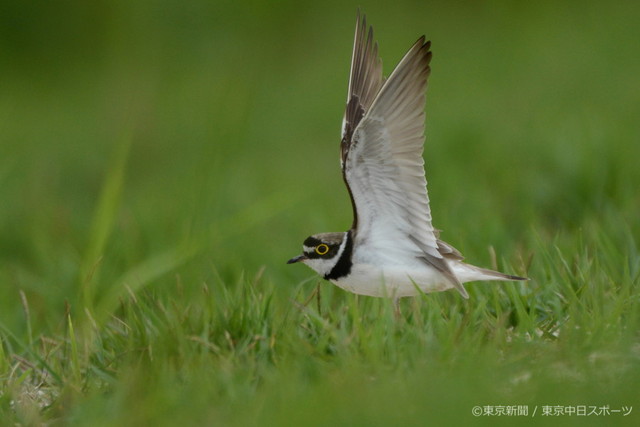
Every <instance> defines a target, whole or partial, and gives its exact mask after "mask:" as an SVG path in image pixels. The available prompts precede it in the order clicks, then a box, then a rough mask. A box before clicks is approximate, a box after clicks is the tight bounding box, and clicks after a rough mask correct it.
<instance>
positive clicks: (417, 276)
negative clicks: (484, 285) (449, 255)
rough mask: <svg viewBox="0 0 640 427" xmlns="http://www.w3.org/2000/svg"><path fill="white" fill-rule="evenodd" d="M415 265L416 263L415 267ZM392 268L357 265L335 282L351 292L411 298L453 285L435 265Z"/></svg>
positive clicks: (449, 287)
mask: <svg viewBox="0 0 640 427" xmlns="http://www.w3.org/2000/svg"><path fill="white" fill-rule="evenodd" d="M412 267H413V266H412ZM421 267H422V268H418V269H416V268H411V267H408V266H407V267H404V268H403V267H391V268H384V269H382V268H380V267H378V266H376V265H371V264H354V265H353V266H352V268H351V273H350V274H349V275H348V276H346V277H342V278H340V279H338V280H335V281H334V280H332V282H333V283H334V284H335V285H336V286H338V287H340V288H342V289H344V290H347V291H349V292H353V293H354V294H360V295H368V296H373V297H390V298H398V297H408V296H415V295H420V293H421V292H423V293H429V292H438V291H444V290H447V289H451V288H453V285H452V284H451V282H450V281H449V280H447V279H446V278H445V277H444V276H443V275H442V274H440V273H439V272H438V271H437V270H436V269H435V268H428V267H426V266H421Z"/></svg>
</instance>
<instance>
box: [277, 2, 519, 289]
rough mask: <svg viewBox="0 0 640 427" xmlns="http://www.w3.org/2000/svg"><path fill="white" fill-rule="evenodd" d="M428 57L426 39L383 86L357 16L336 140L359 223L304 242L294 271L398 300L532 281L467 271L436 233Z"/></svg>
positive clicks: (369, 34) (369, 38) (373, 47)
mask: <svg viewBox="0 0 640 427" xmlns="http://www.w3.org/2000/svg"><path fill="white" fill-rule="evenodd" d="M361 16H362V17H361ZM431 57H432V52H431V42H430V41H426V38H425V36H424V35H423V36H421V37H420V38H419V39H418V40H417V41H416V42H415V43H414V44H413V46H412V47H411V48H410V49H409V50H408V52H407V53H406V54H405V55H404V57H403V58H402V59H401V60H400V62H399V63H398V65H397V66H396V67H395V69H394V70H393V71H392V72H391V74H390V75H389V77H388V78H386V79H385V78H384V77H383V75H382V61H381V59H380V58H379V56H378V44H377V42H376V41H374V35H373V27H369V28H368V31H367V22H366V16H365V15H364V14H363V15H361V14H360V11H358V13H357V17H356V30H355V36H354V43H353V51H352V56H351V68H350V73H349V86H348V94H347V102H346V108H345V113H344V116H343V120H342V139H341V142H340V165H341V169H342V178H343V180H344V182H345V184H346V187H347V190H348V194H349V198H350V200H351V205H352V208H353V223H352V225H351V228H350V229H349V230H347V231H345V232H332V233H320V234H315V235H312V236H310V237H308V238H307V239H305V240H304V242H303V253H302V254H301V255H298V256H296V257H294V258H291V259H290V260H288V261H287V263H288V264H294V263H298V262H301V263H303V264H306V265H307V266H308V267H310V268H311V269H313V270H314V271H315V272H317V273H318V274H319V275H321V276H322V277H323V278H324V279H326V280H328V281H330V282H332V283H333V284H335V285H337V286H338V287H340V288H342V289H344V290H346V291H349V292H352V293H355V294H359V295H367V296H372V297H391V298H394V299H396V301H397V299H398V298H401V297H409V296H416V295H420V294H423V293H424V294H426V293H430V292H438V291H446V290H449V289H457V290H458V292H459V293H460V295H462V297H464V298H469V295H468V293H467V291H466V289H465V287H464V286H463V284H464V283H466V282H472V281H487V280H500V281H505V280H506V281H519V280H528V279H527V278H524V277H519V276H513V275H509V274H504V273H501V272H498V271H493V270H489V269H485V268H481V267H477V266H474V265H471V264H467V263H465V262H464V261H463V260H464V257H463V256H462V254H461V253H460V252H459V251H458V250H457V249H455V248H454V247H453V246H451V245H450V244H448V243H446V242H444V241H442V240H440V238H439V235H440V231H439V230H437V229H436V228H434V227H433V225H432V217H431V209H430V205H429V196H428V193H427V181H426V177H425V169H424V159H423V151H424V141H425V135H424V134H425V132H424V130H425V112H424V108H425V102H426V89H427V80H428V78H429V75H430V73H431V66H430V63H431Z"/></svg>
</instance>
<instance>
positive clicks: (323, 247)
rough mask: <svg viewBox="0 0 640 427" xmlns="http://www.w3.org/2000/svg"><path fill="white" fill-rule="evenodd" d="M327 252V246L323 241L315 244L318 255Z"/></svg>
mask: <svg viewBox="0 0 640 427" xmlns="http://www.w3.org/2000/svg"><path fill="white" fill-rule="evenodd" d="M327 252H329V246H327V245H325V244H324V243H321V244H319V245H318V246H316V253H317V254H318V255H325V254H326V253H327Z"/></svg>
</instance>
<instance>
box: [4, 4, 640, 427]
mask: <svg viewBox="0 0 640 427" xmlns="http://www.w3.org/2000/svg"><path fill="white" fill-rule="evenodd" d="M364 7H365V10H364V11H365V12H366V13H367V14H368V17H369V21H370V22H372V23H373V24H374V25H375V28H376V34H377V38H378V41H379V42H380V46H381V48H380V49H381V54H382V56H383V59H384V61H385V70H386V71H387V72H388V71H390V69H391V66H392V65H393V64H394V62H395V61H396V60H397V59H398V58H400V56H401V54H402V53H404V49H406V48H407V47H408V46H409V45H410V44H411V42H412V41H413V40H414V39H415V38H417V37H418V36H419V35H420V34H422V33H423V32H424V33H426V34H427V36H428V37H429V38H431V39H432V40H433V43H434V44H433V45H434V52H435V54H434V55H435V56H434V62H433V73H432V76H431V80H430V87H429V94H428V104H427V145H426V147H425V159H426V164H427V178H428V181H429V192H430V196H431V200H432V204H433V206H432V211H433V215H434V219H435V226H436V227H438V228H441V229H443V230H444V231H443V233H442V237H443V238H444V239H445V240H446V241H448V242H450V243H452V244H453V245H454V246H456V247H457V248H459V249H460V250H461V251H462V252H463V253H464V254H465V255H466V256H467V259H468V260H469V262H471V263H473V264H478V265H483V266H486V267H492V268H499V269H501V270H503V271H506V272H511V273H515V274H522V275H527V276H528V277H530V278H531V280H530V281H528V282H526V283H503V284H497V283H477V284H469V285H468V286H467V289H468V291H469V294H470V299H469V300H463V299H462V298H460V297H459V296H458V295H456V294H455V293H453V292H446V293H439V294H430V295H423V296H420V297H416V298H410V299H403V300H401V301H400V306H399V307H398V308H399V313H400V314H399V315H398V314H397V313H396V307H395V306H394V304H393V302H392V301H389V300H386V299H374V298H366V297H358V296H355V295H352V294H348V293H345V292H343V291H342V290H340V289H338V288H336V287H333V286H332V285H330V284H328V283H326V282H324V281H322V280H320V279H319V278H317V277H315V276H314V275H313V274H312V272H311V271H309V270H306V269H304V268H303V267H302V266H287V265H286V264H285V261H286V260H287V259H288V258H290V257H291V256H293V255H295V254H297V253H298V251H299V250H300V243H301V242H302V240H303V239H304V238H305V237H306V236H307V235H309V234H312V233H316V232H322V231H338V230H345V229H346V228H347V227H348V224H350V222H351V218H350V215H351V212H350V205H349V201H348V196H347V194H346V191H345V190H344V188H343V184H342V182H341V176H340V172H339V166H338V158H337V157H338V138H337V136H338V130H339V123H340V119H341V115H342V111H341V108H342V107H341V106H342V103H343V102H344V91H345V86H346V77H347V71H348V60H349V55H350V43H351V37H352V27H353V20H354V15H355V8H356V7H355V5H346V6H345V5H343V4H340V5H338V4H337V3H336V4H331V2H330V3H328V4H314V5H309V6H308V7H307V8H304V10H300V7H299V6H298V5H295V6H294V5H293V4H292V5H286V4H280V5H277V6H273V5H270V4H269V5H267V4H264V5H262V4H254V5H252V7H251V8H249V6H242V5H232V4H231V3H230V4H228V5H225V6H222V5H219V4H214V3H209V2H192V3H190V4H189V5H183V4H178V3H176V4H171V3H167V2H149V3H145V4H139V5H133V4H125V3H122V4H118V3H114V4H113V5H110V6H109V7H106V6H105V5H101V3H95V4H92V5H89V6H87V5H85V6H79V5H78V6H73V7H72V6H69V7H67V8H60V9H57V8H54V9H47V8H46V7H43V8H42V9H37V10H36V9H30V8H29V7H27V6H25V5H22V4H18V3H16V4H15V5H12V4H9V6H7V7H6V11H4V12H3V13H0V17H1V18H0V20H2V22H3V23H4V24H6V25H2V26H0V27H2V28H4V30H2V32H1V33H0V43H1V45H0V64H2V65H0V67H2V68H1V69H0V71H1V72H2V75H3V79H0V92H2V93H3V97H1V98H0V113H1V114H0V116H2V117H4V119H2V120H0V135H1V136H0V139H1V140H0V200H2V203H1V207H0V420H2V424H7V425H9V424H13V425H67V424H70V425H91V426H96V425H98V426H100V425H105V426H107V425H176V424H180V425H327V424H340V425H399V424H401V425H424V424H435V425H439V424H460V423H463V422H464V423H469V422H478V423H483V424H491V425H494V424H497V423H500V422H505V423H506V422H508V423H509V424H514V423H524V422H527V421H528V420H529V419H532V418H536V420H535V421H531V422H537V423H549V424H551V423H553V424H557V423H560V422H561V423H562V424H563V425H564V424H571V423H573V424H580V425H584V424H587V425H588V424H601V423H606V424H619V425H637V423H638V412H639V411H640V402H639V401H638V396H637V394H638V393H637V388H638V384H640V350H639V348H640V347H639V345H640V344H639V338H640V337H639V336H638V330H640V310H639V304H640V301H639V300H640V297H639V296H638V295H639V294H638V284H639V281H640V253H639V251H638V237H639V234H638V230H640V219H639V218H640V217H639V216H638V215H637V212H638V211H640V197H639V196H638V194H639V193H638V189H637V187H638V185H637V184H638V183H639V182H640V173H639V172H638V168H637V167H636V159H637V158H638V157H640V145H638V144H637V141H639V140H640V132H639V131H638V127H637V126H636V121H637V119H636V117H638V115H639V114H640V111H639V108H638V107H639V106H640V104H639V103H637V100H638V96H640V94H639V93H638V91H637V84H636V80H637V75H638V74H639V73H640V61H639V60H638V58H637V55H636V54H635V53H636V50H637V49H636V45H637V43H636V41H637V40H638V39H640V34H639V27H638V26H637V25H636V21H637V18H638V17H639V16H640V9H638V7H637V6H632V5H630V4H629V5H622V4H616V5H600V4H597V3H595V2H593V3H590V2H588V3H586V4H585V3H583V2H580V3H578V2H575V3H574V2H566V3H563V4H562V5H558V4H556V3H555V2H538V3H535V4H530V5H524V4H520V3H511V2H507V1H504V2H503V1H498V2H493V3H491V4H478V5H453V4H451V3H448V2H435V3H429V4H423V5H415V4H409V3H403V2H401V3H398V4H397V5H396V6H394V8H392V9H389V8H388V5H386V4H383V3H376V2H374V3H373V4H371V5H365V6H364ZM5 12H6V13H5ZM88 23H95V25H93V24H92V25H90V24H88ZM62 29H64V30H65V31H61V30H62ZM310 83H312V84H310ZM500 405H503V406H504V405H521V406H526V407H527V409H528V416H526V417H525V416H508V417H498V416H480V417H474V415H472V412H471V411H472V409H473V408H474V407H476V406H480V407H486V406H500ZM550 405H551V406H558V407H559V406H562V407H568V406H577V405H586V406H589V405H591V406H597V407H601V406H606V405H609V406H610V408H611V409H614V410H618V409H622V408H632V410H631V412H630V413H629V414H628V415H623V414H622V413H617V412H612V413H611V414H610V415H601V416H595V415H591V416H583V417H578V416H570V415H564V416H542V415H541V412H542V408H543V406H550ZM534 411H537V413H536V416H535V417H533V416H532V414H533V413H534Z"/></svg>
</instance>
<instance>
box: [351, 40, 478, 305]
mask: <svg viewBox="0 0 640 427" xmlns="http://www.w3.org/2000/svg"><path fill="white" fill-rule="evenodd" d="M429 48H430V42H425V38H424V36H423V37H421V38H420V39H419V40H418V41H417V42H416V43H415V44H414V45H413V47H411V49H410V50H409V52H407V54H406V55H405V56H404V58H402V60H401V61H400V63H399V64H398V66H397V67H396V69H395V70H394V71H393V73H392V74H391V76H389V78H388V79H387V80H386V82H384V85H383V86H382V88H381V89H380V90H379V92H378V94H377V95H376V96H375V98H374V100H373V102H372V103H371V106H370V108H365V110H364V115H363V116H362V117H361V119H360V120H359V123H358V125H357V127H356V128H355V129H354V130H353V134H352V135H351V139H350V140H349V141H348V142H347V143H346V144H345V142H344V139H343V144H342V147H343V155H342V163H343V176H344V179H345V182H346V183H347V186H348V187H349V193H350V194H351V198H352V201H353V205H354V228H355V231H356V233H355V245H354V246H356V247H358V246H360V247H362V248H364V247H366V248H367V250H369V251H375V252H376V253H377V254H380V255H384V256H385V257H387V258H390V259H391V260H395V261H398V262H402V260H404V261H405V262H406V260H407V258H408V257H417V258H420V259H422V260H423V261H424V262H426V263H427V264H429V265H431V266H433V267H435V268H436V269H438V270H439V271H440V272H441V273H443V274H444V275H445V276H446V277H447V278H448V279H449V280H451V282H452V283H453V284H454V285H455V286H456V288H457V289H458V290H459V291H460V292H461V293H462V294H463V296H466V291H465V290H464V288H463V287H462V285H461V284H460V283H459V282H458V280H457V279H456V277H455V275H454V274H453V273H452V272H451V270H450V269H449V266H448V264H447V263H446V261H445V260H444V258H443V256H442V254H441V253H440V251H439V250H438V239H437V237H436V233H435V230H434V228H433V226H432V224H431V210H430V208H429V196H428V194H427V187H426V186H427V181H426V178H425V174H424V160H423V158H422V152H423V147H424V119H425V116H424V105H425V91H426V87H427V79H428V77H429V73H430V71H431V68H430V66H429V63H430V61H431V52H430V50H429ZM352 73H353V70H352ZM353 79H354V78H353V75H352V80H353ZM347 109H348V108H347ZM345 145H346V146H347V150H346V152H345V150H344V147H345Z"/></svg>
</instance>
